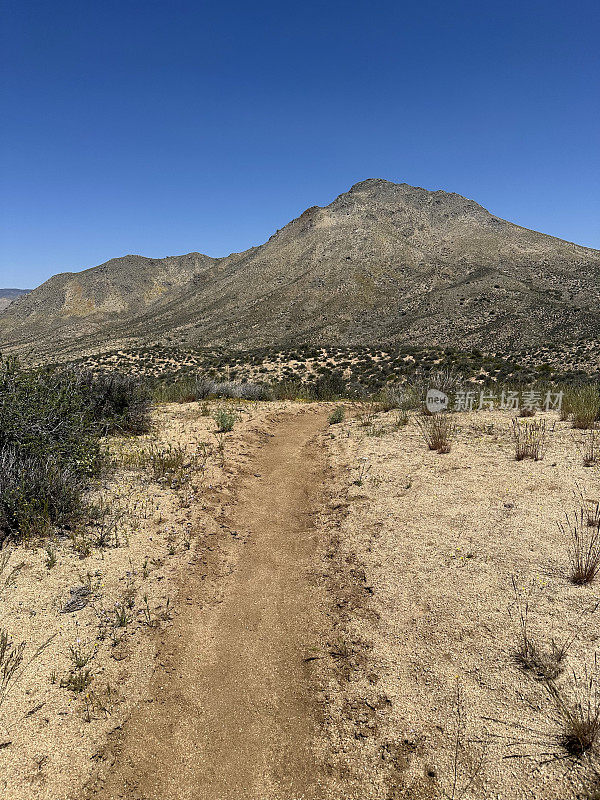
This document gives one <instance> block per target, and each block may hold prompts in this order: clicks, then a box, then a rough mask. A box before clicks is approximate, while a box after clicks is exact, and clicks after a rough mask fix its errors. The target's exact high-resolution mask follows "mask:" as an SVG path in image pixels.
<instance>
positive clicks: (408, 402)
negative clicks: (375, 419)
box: [378, 386, 421, 413]
mask: <svg viewBox="0 0 600 800" xmlns="http://www.w3.org/2000/svg"><path fill="white" fill-rule="evenodd" d="M378 399H379V401H380V403H381V408H382V411H393V410H394V409H398V410H400V411H403V412H406V413H408V411H412V410H417V409H418V408H420V406H421V400H420V399H419V396H418V394H417V392H416V391H415V390H414V388H412V387H410V386H386V388H385V389H384V390H383V392H381V396H380V397H379V398H378Z"/></svg>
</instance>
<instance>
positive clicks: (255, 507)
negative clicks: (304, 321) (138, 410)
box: [0, 401, 600, 800]
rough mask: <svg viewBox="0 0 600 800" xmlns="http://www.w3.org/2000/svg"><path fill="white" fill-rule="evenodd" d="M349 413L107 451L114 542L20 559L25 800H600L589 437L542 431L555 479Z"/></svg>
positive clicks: (5, 783)
mask: <svg viewBox="0 0 600 800" xmlns="http://www.w3.org/2000/svg"><path fill="white" fill-rule="evenodd" d="M223 405H226V407H227V408H228V409H229V410H231V412H232V413H234V414H235V415H236V423H235V425H234V427H233V430H231V431H230V432H228V433H222V434H219V433H217V431H216V425H215V421H214V419H213V417H212V416H211V412H212V411H213V410H214V408H215V407H217V406H223ZM338 406H339V404H332V403H300V402H291V401H289V402H287V401H286V402H227V403H226V404H224V403H223V402H220V401H215V402H213V403H198V402H194V403H183V404H177V405H174V404H170V405H160V406H158V407H157V408H156V409H155V412H154V428H153V430H152V432H151V433H150V434H147V435H145V436H142V437H138V438H137V439H115V440H108V441H107V442H106V446H107V447H108V448H109V449H111V450H112V452H113V456H114V460H115V461H116V463H117V465H118V466H117V469H116V470H115V471H113V472H110V473H107V474H106V475H105V476H103V478H102V480H101V482H100V483H99V484H98V486H96V487H95V488H94V494H95V499H96V502H97V503H99V505H100V506H101V507H103V508H104V509H105V513H104V514H103V515H101V516H99V518H98V519H96V520H95V521H92V522H89V523H87V524H86V525H85V526H82V527H80V528H75V529H74V530H72V531H70V532H67V533H65V535H62V536H61V537H55V538H54V539H53V540H52V541H50V542H48V541H47V540H43V541H42V540H39V539H36V538H35V537H32V538H30V539H29V540H27V541H25V542H23V543H20V544H18V545H13V546H12V547H10V548H5V549H4V550H3V551H2V552H1V553H0V556H1V557H2V558H1V561H0V628H4V629H6V630H8V632H9V633H10V636H11V638H12V640H13V642H24V643H25V644H24V647H25V659H24V662H23V664H24V666H25V669H24V670H23V671H22V673H20V674H19V675H18V680H15V681H11V682H10V683H9V684H7V685H6V684H4V683H2V685H1V687H0V688H1V689H2V692H1V693H0V721H1V723H2V725H1V727H0V789H1V790H2V793H3V796H4V797H6V798H10V800H92V798H98V800H100V799H101V798H102V799H103V800H112V799H113V798H115V799H116V798H126V800H167V798H168V799H172V800H188V799H189V800H191V799H192V798H194V799H196V798H203V800H234V798H235V799H236V800H240V799H241V798H247V799H248V800H300V799H301V798H305V800H392V798H394V799H396V798H407V799H410V800H433V799H434V798H435V799H436V800H437V798H450V799H451V800H457V799H458V798H478V799H480V800H481V799H482V798H494V799H496V800H525V799H526V798H527V799H529V798H530V799H531V800H533V798H548V800H551V799H553V800H554V799H555V800H563V799H565V800H566V798H593V797H596V796H600V795H597V794H596V792H597V791H598V790H599V788H600V783H599V782H598V777H597V776H598V774H599V769H600V764H599V763H598V758H597V753H596V747H597V744H594V745H593V746H591V747H590V748H589V749H586V750H585V752H582V753H578V752H574V748H573V747H569V741H568V730H567V722H566V720H567V719H568V712H569V710H572V709H576V708H577V704H578V703H579V704H580V705H583V706H585V705H586V703H587V704H588V705H589V707H590V708H591V709H596V710H597V709H598V703H597V699H596V691H597V686H598V675H597V672H596V670H597V666H596V648H597V642H598V636H599V634H598V631H599V621H600V609H598V610H597V605H598V601H599V600H600V595H599V592H598V583H597V582H594V581H592V582H591V583H589V584H587V585H575V584H573V583H572V582H571V581H570V580H569V547H570V539H569V536H568V523H567V522H565V514H569V515H571V517H572V515H573V514H574V513H575V512H576V511H577V509H579V508H581V507H584V508H585V509H586V513H588V512H589V513H590V514H593V513H594V504H595V503H597V502H598V500H600V471H599V470H600V467H599V466H598V464H595V465H591V466H584V459H583V457H582V442H583V439H584V437H585V436H586V435H587V434H585V433H584V432H580V431H575V430H573V429H572V428H571V426H570V423H569V422H568V421H561V420H560V419H559V417H558V414H555V413H553V412H550V413H548V414H543V415H538V418H540V417H541V418H545V419H546V424H547V430H548V442H547V449H546V452H545V454H544V457H543V458H542V459H540V460H538V461H533V460H530V459H525V460H522V461H517V460H515V451H514V443H513V439H512V432H511V431H512V428H511V425H512V416H511V414H510V413H509V412H500V411H493V412H492V411H485V412H484V411H481V412H472V413H457V414H453V418H454V419H455V420H456V426H457V429H456V433H455V436H454V439H453V442H452V446H451V448H450V452H447V453H438V452H435V451H432V450H429V449H428V448H427V446H426V444H425V442H424V440H423V436H422V434H421V430H420V428H419V426H418V425H417V422H416V419H415V417H414V416H413V415H409V416H408V418H407V419H406V418H402V416H401V415H400V414H399V413H398V412H397V411H389V412H385V411H382V410H380V409H378V408H377V407H376V406H369V405H368V404H363V405H360V404H351V403H346V404H344V408H345V418H344V420H343V421H342V422H339V423H336V424H330V415H331V414H332V412H333V411H334V409H335V408H336V407H338ZM149 454H154V456H153V457H152V458H150V456H149ZM157 454H165V456H169V454H170V455H171V456H172V458H170V459H169V458H167V457H165V458H161V457H159V458H157V457H156V455H157ZM149 465H152V469H151V468H150V467H149ZM559 522H562V523H563V528H562V529H561V528H560V527H559V525H558V523H559ZM67 534H68V535H67ZM524 629H525V634H526V641H527V643H528V648H529V649H528V651H527V652H528V654H529V656H531V657H529V658H526V659H524V658H523V641H524ZM532 653H534V654H536V657H535V658H534V657H533V655H532ZM1 678H2V675H0V679H1ZM596 713H598V712H597V711H596Z"/></svg>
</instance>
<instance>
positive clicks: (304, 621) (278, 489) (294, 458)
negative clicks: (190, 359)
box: [91, 411, 326, 800]
mask: <svg viewBox="0 0 600 800" xmlns="http://www.w3.org/2000/svg"><path fill="white" fill-rule="evenodd" d="M324 424H325V417H324V414H323V413H322V412H315V411H306V412H305V413H296V414H289V415H285V416H283V417H281V418H280V419H279V421H278V422H277V423H276V424H275V425H274V427H273V432H272V434H270V435H269V437H268V439H267V440H266V441H265V442H264V443H263V444H262V446H261V447H260V448H259V449H258V450H257V453H256V456H255V458H254V459H253V460H252V465H251V469H252V471H251V472H249V473H248V474H246V475H242V476H240V480H239V486H238V488H237V491H236V498H235V502H233V503H232V504H231V505H230V506H229V507H228V508H225V509H224V512H223V513H224V516H223V518H222V520H221V522H222V527H223V529H224V530H225V531H226V532H227V537H228V539H227V542H228V543H227V544H217V543H215V545H214V546H208V545H207V547H206V548H199V554H200V555H199V557H198V559H197V561H196V563H195V564H194V565H193V566H192V567H191V569H190V574H189V575H188V576H187V577H186V579H185V583H184V586H183V589H182V592H181V598H182V600H184V602H185V605H184V608H183V610H182V611H181V612H180V613H179V614H178V615H177V617H176V619H175V622H174V624H173V626H172V627H171V628H170V629H169V630H168V631H167V632H165V633H164V634H163V644H162V647H161V651H160V666H159V667H158V668H157V671H156V673H155V676H154V678H153V681H152V685H151V689H150V694H149V696H148V698H147V701H146V702H143V703H141V704H140V705H139V707H138V708H137V709H136V710H135V711H134V713H133V715H132V716H131V718H130V719H129V721H128V722H127V723H126V725H125V726H124V729H123V731H122V733H121V735H120V737H119V740H118V742H117V743H115V747H114V753H115V757H114V761H113V759H108V761H107V763H105V765H104V766H103V769H102V770H101V775H100V778H99V779H98V781H97V783H96V785H95V786H94V788H93V789H92V790H91V796H93V797H95V798H111V800H112V798H128V799H129V800H133V799H135V800H142V798H143V799H144V800H165V798H173V799H174V800H175V798H176V799H177V800H188V798H189V799H190V800H191V798H194V800H197V799H198V798H202V799H203V800H233V798H236V800H239V798H242V797H243V798H248V800H267V799H268V800H276V799H279V798H281V800H301V798H305V800H317V798H320V797H322V796H323V790H322V787H321V786H320V779H319V770H318V768H317V767H316V765H315V764H316V761H315V757H314V753H313V742H314V739H315V735H316V732H317V717H318V705H317V702H316V700H315V693H314V691H313V687H312V686H311V679H310V676H309V673H308V671H307V670H308V669H309V668H308V667H307V666H306V663H305V657H306V654H307V652H309V651H310V649H311V647H313V646H314V645H315V643H316V642H317V641H318V638H319V633H320V630H321V628H322V624H323V622H322V615H323V609H324V600H323V597H322V596H321V593H322V589H320V588H319V581H318V580H315V577H314V571H315V560H316V559H317V553H318V551H319V529H318V527H317V526H316V525H315V518H316V515H317V513H318V511H319V507H320V503H321V499H322V493H323V491H324V484H325V480H326V466H325V454H324V448H323V446H322V442H321V441H320V438H321V432H322V430H323V427H324ZM110 761H113V763H112V764H111V763H110Z"/></svg>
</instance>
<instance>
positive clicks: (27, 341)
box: [0, 179, 600, 356]
mask: <svg viewBox="0 0 600 800" xmlns="http://www.w3.org/2000/svg"><path fill="white" fill-rule="evenodd" d="M599 300H600V251H598V250H592V249H590V248H586V247H582V246H579V245H576V244H572V243H570V242H566V241H562V240H561V239H556V238H554V237H552V236H547V235H545V234H542V233H536V232H535V231H530V230H527V229H525V228H522V227H519V226H518V225H514V224H512V223H510V222H507V221H505V220H503V219H499V218H498V217H496V216H494V215H493V214H490V213H489V212H488V211H486V210H485V209H484V208H483V207H482V206H480V205H478V204H477V203H475V202H473V201H472V200H468V199H466V198H464V197H462V196H460V195H458V194H452V193H448V192H444V191H428V190H426V189H420V188H416V187H413V186H409V185H407V184H395V183H390V182H389V181H385V180H378V179H370V180H366V181H363V182H361V183H358V184H356V185H355V186H353V187H352V188H351V189H350V190H349V191H348V192H345V193H344V194H341V195H340V196H339V197H337V198H336V199H335V200H334V201H333V202H332V203H331V204H330V205H328V206H325V207H323V208H321V207H318V206H314V207H312V208H309V209H308V210H307V211H305V212H304V213H303V214H302V215H301V216H300V217H298V218H297V219H295V220H293V221H292V222H290V223H289V224H288V225H286V226H285V227H284V228H282V229H281V230H279V231H277V232H276V233H275V234H274V235H273V236H272V237H271V238H270V239H269V240H268V242H266V243H265V244H263V245H261V246H259V247H253V248H251V249H250V250H246V251H245V252H243V253H235V254H232V255H230V256H227V257H225V258H210V257H208V256H204V255H201V254H199V253H189V254H188V255H184V256H174V257H169V258H163V259H151V258H144V257H142V256H133V255H129V256H125V257H123V258H116V259H113V260H112V261H108V262H106V263H105V264H101V265H100V266H98V267H93V268H92V269H87V270H84V271H83V272H78V273H63V274H60V275H55V276H54V277H53V278H51V279H50V280H49V281H47V282H46V283H44V284H43V285H42V286H40V287H39V288H37V289H35V290H34V291H32V292H31V293H30V294H28V295H26V296H25V297H21V298H19V299H18V300H16V301H15V302H14V303H12V304H11V305H10V306H9V307H8V308H7V309H6V310H5V311H4V312H3V313H2V314H0V349H2V350H7V351H8V350H27V351H29V352H30V353H37V354H43V355H46V356H52V355H56V354H58V353H59V352H60V353H61V354H62V355H63V356H69V355H73V356H75V355H80V354H82V353H84V352H87V353H91V352H99V351H102V350H106V349H114V348H116V347H135V346H138V345H142V344H144V345H146V344H152V343H158V342H168V343H185V344H193V345H200V346H220V347H227V348H250V347H264V346H280V345H288V344H294V343H327V344H339V345H355V344H369V345H372V344H375V345H378V344H401V343H404V344H413V345H418V346H428V345H440V344H443V345H444V346H446V345H447V346H453V347H457V348H460V349H467V348H471V347H477V348H479V349H482V350H486V351H495V350H498V349H500V348H503V349H505V350H506V349H511V350H519V349H521V350H522V349H527V348H533V347H539V346H540V345H541V344H543V345H544V346H546V345H549V346H552V345H553V344H555V343H564V342H569V343H571V344H572V346H573V347H579V346H581V345H582V343H589V342H592V343H595V345H600V315H599V314H598V303H599Z"/></svg>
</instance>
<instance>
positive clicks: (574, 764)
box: [325, 412, 600, 800]
mask: <svg viewBox="0 0 600 800" xmlns="http://www.w3.org/2000/svg"><path fill="white" fill-rule="evenodd" d="M393 419H394V415H393V413H392V414H387V415H386V414H383V415H379V416H378V418H377V420H376V422H375V424H373V425H371V426H370V427H363V426H361V424H360V421H359V420H356V419H354V420H352V421H349V422H347V423H345V424H344V425H343V426H336V427H335V428H333V429H332V430H333V435H334V439H333V440H332V441H331V458H332V463H333V464H334V465H335V468H336V470H335V474H336V476H337V477H336V489H335V492H334V495H337V496H334V500H333V501H332V508H333V509H336V510H337V513H338V515H339V519H338V523H337V525H333V527H332V530H333V531H334V538H333V539H332V541H333V542H334V546H333V547H332V551H331V553H330V559H331V564H332V567H331V569H330V575H331V583H332V586H334V585H335V580H334V578H335V576H336V575H337V576H339V575H340V574H342V575H345V578H344V580H345V581H346V584H347V585H350V582H351V581H353V585H354V593H353V594H352V595H351V596H352V597H353V598H354V602H353V605H354V608H352V604H351V606H350V607H349V606H348V604H347V603H346V605H345V609H343V611H344V610H345V613H342V617H341V618H340V620H339V623H338V624H339V636H340V638H341V639H342V641H343V643H344V644H343V650H344V660H345V661H346V670H345V671H344V672H340V671H338V672H339V674H338V683H337V685H336V684H335V683H333V682H330V684H329V695H328V699H329V700H330V710H329V717H328V719H327V726H328V727H327V731H326V739H325V740H326V741H328V742H329V743H330V754H329V758H330V761H331V765H332V769H333V770H334V771H337V774H338V775H340V776H342V777H344V779H345V780H346V781H347V784H348V789H347V791H346V794H344V795H340V797H341V796H344V797H348V798H355V800H359V798H360V800H367V799H368V798H378V800H379V798H400V797H402V798H443V797H450V798H458V797H471V798H501V799H502V800H516V799H517V798H519V800H521V799H524V798H549V799H550V798H556V800H558V799H559V798H561V799H562V798H572V797H586V798H587V797H592V796H596V795H593V791H594V787H597V786H598V785H599V784H598V778H597V774H598V759H597V755H596V752H595V750H594V751H592V752H590V753H588V754H587V755H586V756H584V757H583V758H581V759H579V758H574V759H573V758H567V757H566V753H565V751H564V749H563V748H562V747H561V735H562V732H563V730H564V728H563V726H562V725H561V721H560V717H559V715H558V714H557V712H556V704H555V703H554V702H553V700H552V699H551V697H550V696H549V694H548V692H547V690H546V689H545V687H544V684H543V681H540V680H536V676H534V675H532V673H531V672H528V671H526V670H523V669H521V668H520V667H519V666H518V664H516V663H515V658H514V653H515V648H516V646H517V645H518V643H519V631H520V627H519V609H520V608H521V609H523V608H524V607H525V604H526V603H527V602H528V603H529V608H530V611H529V623H528V624H529V629H530V634H531V637H532V639H533V640H534V641H535V643H536V644H537V645H538V646H540V645H543V646H545V647H547V648H549V646H550V642H551V640H552V639H554V640H555V641H556V642H557V644H559V645H560V644H562V643H563V642H564V641H565V640H568V639H569V638H570V637H571V636H572V635H574V641H573V643H572V645H571V647H570V648H569V649H568V652H567V655H566V658H565V661H564V663H563V665H562V667H563V670H562V673H561V674H560V675H559V677H558V678H557V680H556V682H555V683H556V685H557V686H558V687H559V690H560V692H561V694H562V696H563V697H564V699H565V701H566V703H567V704H570V705H572V704H574V703H576V702H577V700H578V698H581V699H582V700H583V701H584V702H587V699H586V698H589V697H590V693H589V692H588V691H587V690H586V689H584V688H582V683H583V682H584V681H585V680H586V679H589V678H590V677H591V678H593V680H594V683H595V685H594V688H593V690H592V693H591V694H592V696H591V700H592V703H595V702H596V700H595V692H596V687H597V686H598V674H597V669H596V667H595V653H596V648H597V646H598V639H599V634H600V628H599V625H600V613H599V612H598V611H596V612H595V613H592V614H587V613H586V612H588V611H591V610H592V609H593V608H594V607H595V604H596V603H597V601H598V599H599V597H600V596H599V593H598V585H597V583H592V584H590V585H588V586H575V585H573V584H572V583H570V582H569V580H568V578H567V564H568V547H569V542H568V541H566V540H565V537H564V536H562V535H561V533H560V531H559V529H558V527H557V524H556V523H557V521H558V520H560V519H564V514H565V512H566V511H571V510H573V509H575V508H576V507H577V506H578V503H577V501H576V496H577V495H579V493H580V492H581V493H582V494H583V496H584V497H585V498H587V499H589V500H595V501H597V500H598V499H599V497H600V475H599V470H598V467H595V468H585V467H584V466H583V463H582V457H581V453H580V450H579V448H578V441H579V439H580V437H581V434H578V433H577V432H575V431H573V430H572V429H570V427H569V426H568V423H565V422H559V421H558V420H557V419H556V418H555V417H553V416H552V415H550V417H549V423H550V422H552V423H554V422H556V429H555V431H554V433H553V434H552V435H551V437H550V444H549V448H548V451H547V454H546V456H545V458H544V459H543V460H542V461H538V462H533V461H522V462H517V461H515V460H514V448H513V444H512V440H511V436H510V417H509V416H508V415H507V414H502V413H500V412H496V413H489V412H486V413H477V414H461V415H457V419H458V425H459V432H458V436H457V441H456V443H455V444H454V446H453V448H452V451H451V452H450V453H449V454H447V455H438V454H437V453H435V452H430V451H428V450H427V449H426V447H425V446H424V443H423V441H422V438H421V435H420V432H419V430H418V428H417V426H416V425H415V424H414V422H412V421H411V422H409V424H408V425H407V426H406V427H404V428H400V429H399V430H397V429H394V425H393ZM361 478H362V480H361ZM357 484H360V485H357ZM330 524H332V523H331V522H330ZM513 576H514V578H515V581H516V584H517V594H518V597H519V600H518V601H517V599H516V597H515V593H514V591H513V585H512V578H513ZM338 583H339V579H338ZM361 591H362V594H363V597H364V595H365V594H366V595H367V596H368V598H369V599H368V601H367V602H366V603H365V602H364V600H363V601H360V602H357V599H356V598H360V596H361V595H360V592H361ZM356 606H358V608H357V607H356ZM368 612H370V613H368ZM340 687H341V689H342V691H340V690H339V689H340ZM457 726H458V729H459V730H460V734H459V735H458V739H457ZM457 743H458V745H457ZM332 796H335V795H332Z"/></svg>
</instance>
